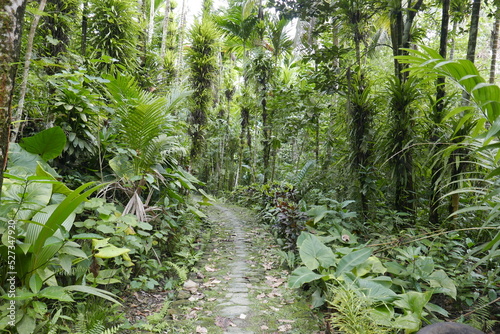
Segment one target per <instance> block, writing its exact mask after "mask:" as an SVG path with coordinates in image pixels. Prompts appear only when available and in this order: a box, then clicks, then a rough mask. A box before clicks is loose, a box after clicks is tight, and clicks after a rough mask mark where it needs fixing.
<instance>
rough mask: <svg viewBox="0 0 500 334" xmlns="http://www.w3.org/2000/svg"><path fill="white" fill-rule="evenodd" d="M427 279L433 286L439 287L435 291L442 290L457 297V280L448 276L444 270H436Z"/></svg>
mask: <svg viewBox="0 0 500 334" xmlns="http://www.w3.org/2000/svg"><path fill="white" fill-rule="evenodd" d="M427 281H428V282H429V285H430V286H431V287H432V288H439V289H436V290H435V291H434V293H436V292H441V293H443V294H445V295H448V296H450V297H451V298H453V299H456V298H457V288H456V286H455V282H453V280H452V279H451V278H449V277H448V275H447V274H446V273H445V272H444V270H442V269H439V270H436V271H435V272H433V273H432V274H431V275H430V276H429V278H428V279H427Z"/></svg>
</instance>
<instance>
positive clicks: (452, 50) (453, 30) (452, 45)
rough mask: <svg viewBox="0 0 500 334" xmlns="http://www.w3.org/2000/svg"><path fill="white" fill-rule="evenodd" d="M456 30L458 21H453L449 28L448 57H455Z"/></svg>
mask: <svg viewBox="0 0 500 334" xmlns="http://www.w3.org/2000/svg"><path fill="white" fill-rule="evenodd" d="M457 30H458V21H453V28H451V41H450V59H454V57H455V44H456V41H455V36H456V34H457Z"/></svg>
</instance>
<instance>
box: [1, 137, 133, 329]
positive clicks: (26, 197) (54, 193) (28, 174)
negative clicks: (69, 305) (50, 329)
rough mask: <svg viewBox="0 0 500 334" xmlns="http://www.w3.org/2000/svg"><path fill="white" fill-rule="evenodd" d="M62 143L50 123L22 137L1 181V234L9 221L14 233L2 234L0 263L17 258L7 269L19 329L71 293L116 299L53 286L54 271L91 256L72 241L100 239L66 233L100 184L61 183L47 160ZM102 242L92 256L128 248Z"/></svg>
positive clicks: (90, 290) (40, 317)
mask: <svg viewBox="0 0 500 334" xmlns="http://www.w3.org/2000/svg"><path fill="white" fill-rule="evenodd" d="M65 142H66V137H65V135H64V132H63V131H62V130H61V128H58V127H55V128H51V129H48V130H45V131H42V132H40V133H38V134H37V135H35V136H33V137H30V138H24V140H23V142H22V143H21V145H20V146H22V148H21V147H18V146H17V145H13V146H12V148H13V151H11V160H10V164H9V169H8V171H7V174H6V175H7V176H8V179H7V180H6V181H7V182H5V183H4V186H3V188H4V191H3V197H2V198H1V202H2V206H1V207H2V213H3V214H2V219H0V224H1V227H0V228H1V230H3V231H4V232H6V231H7V229H8V228H9V227H8V225H9V224H12V223H14V224H15V227H16V229H15V231H16V232H17V234H16V235H15V236H12V233H5V234H4V235H5V236H9V237H8V238H2V245H1V246H0V254H1V257H2V261H5V262H7V260H6V259H7V258H9V257H12V256H15V259H16V261H15V267H14V264H13V265H12V266H11V267H10V268H9V270H8V271H10V272H16V276H17V279H18V280H19V282H20V286H19V287H18V288H17V289H16V294H15V295H16V299H15V300H17V301H19V303H20V305H19V310H18V313H17V322H16V328H17V329H18V331H19V332H20V333H33V332H35V331H36V330H35V329H36V328H37V323H36V322H37V321H40V320H43V318H44V317H45V315H44V314H43V312H41V311H42V310H46V309H47V307H48V303H49V302H53V301H54V300H57V301H60V302H73V301H74V299H73V297H72V296H71V293H72V292H77V293H84V294H93V295H95V296H98V297H101V298H105V299H107V300H110V301H112V302H115V303H119V302H118V301H117V300H116V296H115V295H114V294H112V293H110V292H108V291H105V290H102V289H97V288H95V287H91V286H87V285H86V284H84V283H83V284H76V285H66V286H62V285H59V284H58V280H57V278H56V275H57V274H58V273H59V272H61V271H65V272H66V273H67V274H71V273H72V267H73V265H74V263H79V262H81V261H82V260H86V259H87V258H89V256H90V255H89V254H87V253H85V252H84V251H83V250H82V249H81V245H80V244H78V243H77V241H78V240H80V239H88V238H91V237H100V236H90V237H89V236H73V237H72V238H70V237H69V231H70V230H71V228H72V227H73V224H74V220H75V211H76V210H77V208H78V207H79V206H80V204H81V203H82V202H84V201H85V200H86V199H87V197H88V196H90V195H91V194H92V193H93V192H95V191H96V190H97V189H99V188H101V187H102V186H103V185H97V186H95V185H94V184H93V183H87V184H84V185H82V186H80V187H79V188H77V189H76V190H70V189H69V188H67V187H66V186H65V185H64V183H62V182H60V181H57V179H56V176H58V175H57V174H56V173H55V171H54V170H52V169H51V168H50V167H48V165H47V163H46V162H47V160H51V159H53V158H55V157H57V156H58V155H59V154H60V153H61V152H62V150H63V148H64V146H65ZM44 166H45V168H44ZM4 217H5V218H4ZM14 245H16V246H14ZM103 246H106V247H102V248H101V249H99V251H98V252H96V254H95V255H94V256H96V257H103V258H110V257H116V256H120V255H121V254H124V253H126V252H128V250H127V249H119V248H117V247H115V246H114V245H111V244H106V245H103ZM12 248H14V250H12ZM116 250H118V252H116ZM108 251H111V253H110V252H108ZM14 254H15V255H14ZM73 261H74V262H73ZM6 269H7V268H6ZM6 275H7V270H5V271H4V272H2V281H5V279H6V278H7V276H6ZM2 298H4V299H8V300H11V299H12V296H10V294H3V295H2ZM45 301H47V302H45ZM2 312H3V313H5V312H7V313H8V310H7V309H6V308H5V309H3V310H2ZM5 318H6V317H5ZM6 325H8V323H2V328H5V327H6ZM38 326H40V324H38Z"/></svg>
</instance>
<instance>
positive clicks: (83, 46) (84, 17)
mask: <svg viewBox="0 0 500 334" xmlns="http://www.w3.org/2000/svg"><path fill="white" fill-rule="evenodd" d="M88 7H89V2H88V1H84V2H83V11H82V41H81V45H80V52H81V54H82V56H83V57H85V56H86V54H87V29H88Z"/></svg>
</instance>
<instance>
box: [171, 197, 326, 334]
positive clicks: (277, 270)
mask: <svg viewBox="0 0 500 334" xmlns="http://www.w3.org/2000/svg"><path fill="white" fill-rule="evenodd" d="M205 211H206V213H207V215H208V219H209V220H210V221H211V224H212V237H211V241H212V242H211V243H210V244H209V245H208V246H207V248H206V249H205V256H204V259H203V260H202V261H201V262H200V263H199V264H198V265H197V267H196V269H195V271H194V272H193V275H192V277H191V279H190V280H189V281H187V282H186V284H185V285H184V291H181V292H180V293H179V297H180V298H184V299H181V300H177V301H175V302H174V303H173V304H172V307H173V310H172V312H171V313H172V317H173V318H174V320H176V321H175V323H176V324H177V325H178V327H177V329H176V330H177V332H184V333H210V334H212V333H215V334H218V333H222V334H225V333H228V334H229V333H240V334H247V333H248V334H249V333H262V334H268V333H269V334H270V333H300V334H314V333H322V332H321V331H320V326H321V324H322V321H321V319H319V318H318V317H317V316H316V315H315V314H314V313H313V312H312V311H311V310H310V308H309V305H308V303H307V301H308V299H307V298H306V297H305V296H302V295H300V294H299V293H300V292H299V291H297V290H293V289H289V288H288V287H287V285H286V283H287V282H286V279H287V275H288V271H286V270H284V269H283V267H282V266H281V264H280V258H279V256H278V255H277V252H276V250H277V249H278V248H277V246H275V245H274V243H275V242H274V238H273V237H272V236H271V234H270V233H269V231H268V230H267V229H266V227H265V226H262V225H259V224H258V223H256V221H255V213H253V212H251V211H249V210H246V209H242V208H239V207H234V206H228V205H223V204H216V205H214V206H212V207H208V208H207V209H206V210H205Z"/></svg>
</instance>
